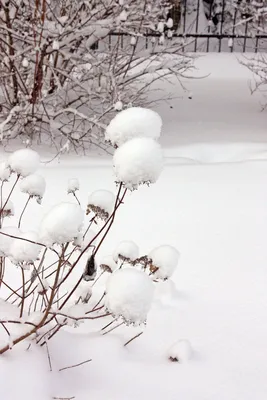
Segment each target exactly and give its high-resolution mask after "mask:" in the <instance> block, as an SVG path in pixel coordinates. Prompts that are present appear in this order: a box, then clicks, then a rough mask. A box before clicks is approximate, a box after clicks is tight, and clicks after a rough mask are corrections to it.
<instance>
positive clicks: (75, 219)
mask: <svg viewBox="0 0 267 400" xmlns="http://www.w3.org/2000/svg"><path fill="white" fill-rule="evenodd" d="M83 219H84V213H83V211H82V209H81V207H80V206H79V205H78V204H73V203H67V202H66V203H65V202H62V203H59V204H57V205H55V206H54V207H53V208H52V209H51V210H50V211H49V212H48V213H47V215H46V216H45V217H44V218H43V221H42V223H41V227H40V238H41V242H42V243H44V244H45V245H46V246H52V245H53V244H54V243H57V244H63V243H67V242H71V241H73V240H74V239H75V238H76V237H77V236H78V235H79V232H80V231H81V229H82V226H83Z"/></svg>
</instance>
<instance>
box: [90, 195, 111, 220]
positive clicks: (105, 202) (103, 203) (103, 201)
mask: <svg viewBox="0 0 267 400" xmlns="http://www.w3.org/2000/svg"><path fill="white" fill-rule="evenodd" d="M114 205H115V196H114V194H113V193H112V192H110V191H109V190H102V189H101V190H96V191H95V192H93V193H91V194H90V196H89V198H88V206H87V208H88V210H91V211H93V212H94V213H95V214H96V215H97V216H98V217H99V218H102V219H106V218H108V217H109V216H110V214H111V213H112V211H113V209H114Z"/></svg>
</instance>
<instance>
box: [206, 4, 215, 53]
mask: <svg viewBox="0 0 267 400" xmlns="http://www.w3.org/2000/svg"><path fill="white" fill-rule="evenodd" d="M212 3H213V1H211V0H210V10H209V24H208V34H210V30H211V23H212V15H211V14H212ZM209 50H210V38H209V37H208V38H207V49H206V51H207V53H208V52H209Z"/></svg>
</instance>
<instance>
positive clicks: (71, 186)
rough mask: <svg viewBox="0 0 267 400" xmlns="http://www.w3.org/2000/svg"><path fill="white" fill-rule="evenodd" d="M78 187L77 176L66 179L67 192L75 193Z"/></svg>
mask: <svg viewBox="0 0 267 400" xmlns="http://www.w3.org/2000/svg"><path fill="white" fill-rule="evenodd" d="M79 189H80V184H79V181H78V179H77V178H71V179H69V181H68V194H69V193H75V192H76V191H77V190H79Z"/></svg>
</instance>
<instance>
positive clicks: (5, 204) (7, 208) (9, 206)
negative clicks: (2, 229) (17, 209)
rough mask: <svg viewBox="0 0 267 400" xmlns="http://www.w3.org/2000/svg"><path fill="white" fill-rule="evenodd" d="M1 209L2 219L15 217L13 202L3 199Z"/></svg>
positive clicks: (0, 204)
mask: <svg viewBox="0 0 267 400" xmlns="http://www.w3.org/2000/svg"><path fill="white" fill-rule="evenodd" d="M0 209H1V210H2V211H1V214H2V217H4V218H5V217H12V216H13V215H14V205H13V203H12V201H11V200H7V198H6V197H2V199H1V203H0Z"/></svg>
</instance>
